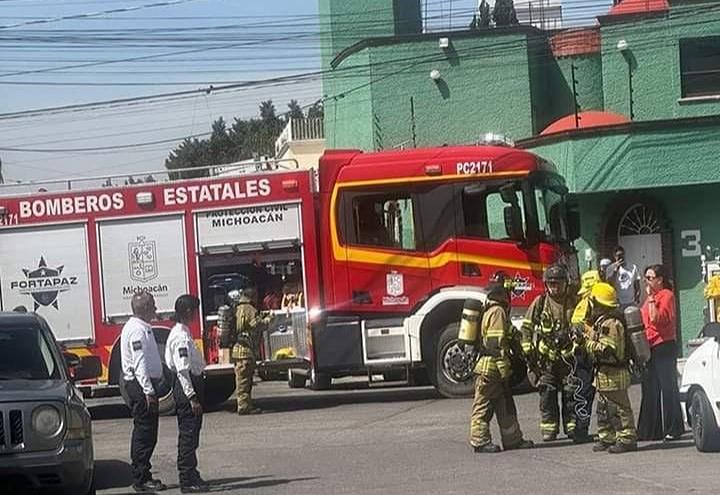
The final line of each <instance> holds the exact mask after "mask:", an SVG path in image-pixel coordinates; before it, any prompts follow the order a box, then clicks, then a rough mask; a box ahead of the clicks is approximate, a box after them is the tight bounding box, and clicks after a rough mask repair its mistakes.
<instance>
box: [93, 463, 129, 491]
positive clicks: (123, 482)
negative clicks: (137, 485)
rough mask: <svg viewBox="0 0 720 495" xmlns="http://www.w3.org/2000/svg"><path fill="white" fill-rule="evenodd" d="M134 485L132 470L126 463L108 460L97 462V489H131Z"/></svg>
mask: <svg viewBox="0 0 720 495" xmlns="http://www.w3.org/2000/svg"><path fill="white" fill-rule="evenodd" d="M132 483H133V477H132V468H131V467H130V464H128V463H127V462H125V461H119V460H117V459H106V460H97V461H95V488H96V489H98V490H107V489H110V488H125V487H127V488H130V485H132Z"/></svg>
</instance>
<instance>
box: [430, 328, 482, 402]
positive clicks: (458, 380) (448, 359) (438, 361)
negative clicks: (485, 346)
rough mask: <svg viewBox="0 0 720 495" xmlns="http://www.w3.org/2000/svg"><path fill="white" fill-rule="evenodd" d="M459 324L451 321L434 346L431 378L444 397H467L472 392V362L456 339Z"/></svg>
mask: <svg viewBox="0 0 720 495" xmlns="http://www.w3.org/2000/svg"><path fill="white" fill-rule="evenodd" d="M459 329H460V324H459V323H458V322H453V323H450V324H448V325H447V326H445V328H444V329H443V330H442V332H440V335H439V337H438V340H437V345H436V347H435V362H434V363H433V370H432V375H431V378H432V379H433V383H434V384H435V387H437V389H438V392H440V393H441V394H442V395H444V396H445V397H449V398H458V397H469V396H471V395H472V393H473V378H474V376H473V370H472V368H473V362H472V359H470V357H469V356H467V355H466V354H465V352H464V349H463V346H461V345H460V344H459V341H458V338H457V337H458V331H459Z"/></svg>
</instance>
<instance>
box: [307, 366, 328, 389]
mask: <svg viewBox="0 0 720 495" xmlns="http://www.w3.org/2000/svg"><path fill="white" fill-rule="evenodd" d="M331 385H332V377H331V376H330V375H328V374H327V373H318V372H317V371H315V369H314V368H313V369H311V370H310V389H311V390H330V386H331Z"/></svg>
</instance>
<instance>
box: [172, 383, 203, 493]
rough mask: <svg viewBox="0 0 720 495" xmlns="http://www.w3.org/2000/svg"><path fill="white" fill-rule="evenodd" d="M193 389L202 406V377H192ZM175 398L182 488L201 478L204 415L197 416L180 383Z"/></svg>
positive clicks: (176, 388)
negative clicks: (199, 458) (199, 453)
mask: <svg viewBox="0 0 720 495" xmlns="http://www.w3.org/2000/svg"><path fill="white" fill-rule="evenodd" d="M192 384H193V388H194V389H195V394H196V395H197V398H198V400H199V401H200V404H203V402H204V401H203V397H204V389H203V380H202V377H195V376H193V377H192ZM173 397H174V398H175V412H176V415H177V423H178V444H177V448H178V453H177V470H178V479H179V481H180V486H187V485H190V484H192V483H193V482H195V481H197V480H198V478H199V477H200V473H198V470H197V465H198V460H197V454H196V452H197V448H198V446H199V445H200V429H201V428H202V420H203V417H202V413H201V414H199V415H195V414H193V412H192V408H191V407H190V400H189V399H188V398H187V396H186V395H185V392H183V389H182V387H181V386H180V383H179V382H177V381H176V382H175V385H174V386H173Z"/></svg>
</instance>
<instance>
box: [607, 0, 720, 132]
mask: <svg viewBox="0 0 720 495" xmlns="http://www.w3.org/2000/svg"><path fill="white" fill-rule="evenodd" d="M601 35H602V53H603V60H602V65H603V85H604V99H605V107H606V109H607V110H612V111H615V112H618V113H622V114H624V115H628V116H629V115H630V111H629V99H628V61H627V60H626V57H624V56H623V55H622V54H621V53H620V52H619V51H618V50H617V43H618V41H619V40H621V39H624V40H625V41H627V43H628V47H629V50H628V57H627V59H629V60H630V63H631V64H632V66H633V102H634V103H633V107H634V108H633V109H634V114H635V120H655V119H670V118H676V117H689V116H701V115H715V114H718V113H720V101H703V102H695V103H688V102H681V101H679V100H680V99H681V87H680V48H679V41H680V39H682V38H688V37H702V36H711V35H714V36H717V35H720V9H717V8H715V9H714V10H711V11H710V10H708V7H707V4H706V5H703V4H702V3H699V4H694V5H685V6H683V5H675V6H674V7H673V9H672V10H671V12H670V14H669V15H668V16H667V17H662V18H653V19H644V20H633V21H628V22H626V23H622V24H611V25H605V26H602V27H601Z"/></svg>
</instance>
